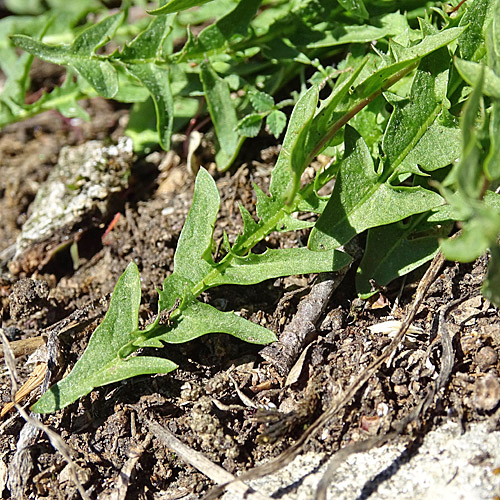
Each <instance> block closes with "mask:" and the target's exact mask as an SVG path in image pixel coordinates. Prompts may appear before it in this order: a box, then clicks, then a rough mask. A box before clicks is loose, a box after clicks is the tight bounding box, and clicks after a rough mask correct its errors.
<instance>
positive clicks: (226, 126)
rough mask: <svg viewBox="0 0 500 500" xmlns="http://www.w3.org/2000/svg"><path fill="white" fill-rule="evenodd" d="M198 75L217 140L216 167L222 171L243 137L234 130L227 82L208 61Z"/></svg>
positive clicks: (234, 124)
mask: <svg viewBox="0 0 500 500" xmlns="http://www.w3.org/2000/svg"><path fill="white" fill-rule="evenodd" d="M200 76H201V81H202V83H203V89H204V91H205V98H206V100H207V105H208V110H209V112H210V117H211V118H212V123H213V124H214V128H215V132H216V134H217V140H218V142H219V151H218V152H217V154H216V155H215V159H216V161H217V168H218V169H219V170H222V171H224V170H227V169H228V168H229V167H230V166H231V163H232V162H233V160H234V158H235V157H236V155H237V153H238V151H239V149H240V147H241V144H242V142H243V138H242V137H240V136H239V135H238V133H237V132H236V128H237V126H238V119H237V117H236V109H235V105H234V102H233V100H232V99H231V94H230V92H229V86H228V84H227V82H226V81H225V80H223V79H222V78H220V77H219V75H217V73H215V71H214V70H213V69H212V67H211V66H210V64H209V63H207V62H204V63H203V64H202V65H201V75H200Z"/></svg>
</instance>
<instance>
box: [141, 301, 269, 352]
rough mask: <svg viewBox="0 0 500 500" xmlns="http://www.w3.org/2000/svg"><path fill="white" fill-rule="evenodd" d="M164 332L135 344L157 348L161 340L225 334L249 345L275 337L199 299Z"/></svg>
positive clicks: (253, 324) (174, 342)
mask: <svg viewBox="0 0 500 500" xmlns="http://www.w3.org/2000/svg"><path fill="white" fill-rule="evenodd" d="M164 330H167V331H166V332H165V333H163V334H160V335H155V336H154V337H152V338H151V339H140V340H139V341H137V343H136V345H137V346H138V347H159V346H161V345H162V344H161V342H166V343H168V344H179V343H183V342H188V341H190V340H193V339H196V338H198V337H201V336H202V335H206V334H208V333H227V334H229V335H232V336H233V337H236V338H238V339H240V340H243V341H245V342H250V343H252V344H268V343H270V342H274V341H275V340H276V335H275V334H274V333H273V332H271V331H270V330H268V329H267V328H264V327H263V326H260V325H256V324H255V323H252V322H251V321H248V320H246V319H244V318H242V317H241V316H237V315H236V314H234V313H232V312H222V311H219V310H218V309H216V308H215V307H212V306H211V305H209V304H203V303H202V302H199V301H198V300H194V301H192V302H190V303H189V305H187V306H186V307H185V308H183V310H182V315H181V316H179V317H176V318H174V319H173V320H172V324H171V327H170V328H168V329H167V328H165V329H164Z"/></svg>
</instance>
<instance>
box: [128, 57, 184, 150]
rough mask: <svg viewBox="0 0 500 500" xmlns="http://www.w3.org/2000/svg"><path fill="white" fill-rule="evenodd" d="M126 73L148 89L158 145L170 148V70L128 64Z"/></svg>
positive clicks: (171, 116) (150, 64)
mask: <svg viewBox="0 0 500 500" xmlns="http://www.w3.org/2000/svg"><path fill="white" fill-rule="evenodd" d="M126 68H127V71H128V72H129V73H130V74H131V75H132V76H134V77H135V78H137V79H138V80H139V81H140V82H142V84H143V85H144V86H145V87H146V88H147V89H148V91H149V93H150V95H151V98H152V99H153V103H154V107H155V112H156V128H157V131H158V137H159V142H160V145H161V147H162V148H163V149H165V150H168V149H169V148H170V137H171V135H172V127H173V122H174V111H173V108H174V100H173V97H172V92H171V89H170V82H169V77H170V70H169V68H162V67H160V66H157V65H156V64H154V63H148V64H128V65H127V66H126Z"/></svg>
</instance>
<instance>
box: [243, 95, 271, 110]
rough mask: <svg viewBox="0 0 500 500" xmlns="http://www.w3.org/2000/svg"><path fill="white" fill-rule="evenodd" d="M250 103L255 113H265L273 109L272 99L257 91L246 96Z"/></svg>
mask: <svg viewBox="0 0 500 500" xmlns="http://www.w3.org/2000/svg"><path fill="white" fill-rule="evenodd" d="M248 97H249V99H250V102H251V103H252V106H253V109H255V111H257V113H265V112H267V111H271V110H272V109H273V107H274V99H273V97H272V96H270V95H269V94H266V93H265V92H259V91H258V90H254V91H253V92H250V93H249V94H248Z"/></svg>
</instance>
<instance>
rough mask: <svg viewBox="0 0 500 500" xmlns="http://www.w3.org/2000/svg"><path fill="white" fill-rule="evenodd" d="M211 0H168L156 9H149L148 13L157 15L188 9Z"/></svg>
mask: <svg viewBox="0 0 500 500" xmlns="http://www.w3.org/2000/svg"><path fill="white" fill-rule="evenodd" d="M211 1H213V0H170V2H167V3H166V4H165V5H163V6H162V7H160V8H158V9H154V10H150V11H149V14H152V15H154V16H158V15H160V14H173V13H174V12H179V11H181V10H186V9H190V8H191V7H198V6H200V5H203V4H206V3H208V2H211Z"/></svg>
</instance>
